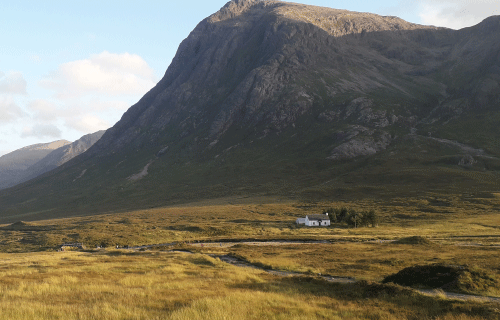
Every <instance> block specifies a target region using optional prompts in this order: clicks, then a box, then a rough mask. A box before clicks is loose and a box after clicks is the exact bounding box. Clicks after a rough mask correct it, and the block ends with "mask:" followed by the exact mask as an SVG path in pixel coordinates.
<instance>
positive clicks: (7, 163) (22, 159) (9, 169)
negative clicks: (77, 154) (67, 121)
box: [0, 140, 70, 189]
mask: <svg viewBox="0 0 500 320" xmlns="http://www.w3.org/2000/svg"><path fill="white" fill-rule="evenodd" d="M69 143H70V142H69V141H66V140H58V141H54V142H50V143H40V144H34V145H31V146H28V147H24V148H21V149H19V150H16V151H13V152H11V153H8V154H6V155H3V156H1V157H0V189H3V188H7V187H9V186H13V185H15V184H16V182H17V179H18V177H19V176H20V175H22V174H23V173H24V172H25V171H26V170H27V169H28V168H29V167H30V166H32V165H33V164H35V163H36V162H37V161H39V160H41V159H43V158H44V157H45V156H47V155H48V154H49V153H51V152H52V151H54V150H56V149H58V148H60V147H62V146H65V145H67V144H69Z"/></svg>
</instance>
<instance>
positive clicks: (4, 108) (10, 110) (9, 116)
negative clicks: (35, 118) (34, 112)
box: [0, 97, 28, 124]
mask: <svg viewBox="0 0 500 320" xmlns="http://www.w3.org/2000/svg"><path fill="white" fill-rule="evenodd" d="M27 116H28V114H27V113H26V112H24V111H23V109H21V108H20V107H19V106H18V105H17V104H16V102H15V101H14V100H13V99H12V98H10V97H0V123H2V124H6V123H12V122H15V121H17V120H18V119H21V118H24V117H27Z"/></svg>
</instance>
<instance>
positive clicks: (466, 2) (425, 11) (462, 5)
mask: <svg viewBox="0 0 500 320" xmlns="http://www.w3.org/2000/svg"><path fill="white" fill-rule="evenodd" d="M418 11H419V14H418V15H419V17H420V19H421V20H422V23H423V24H427V25H434V26H439V27H448V28H452V29H461V28H464V27H469V26H472V25H475V24H478V23H479V22H481V21H482V20H484V19H485V18H487V17H489V16H492V15H498V14H500V2H499V1H498V0H474V1H471V0H420V1H419V8H418Z"/></svg>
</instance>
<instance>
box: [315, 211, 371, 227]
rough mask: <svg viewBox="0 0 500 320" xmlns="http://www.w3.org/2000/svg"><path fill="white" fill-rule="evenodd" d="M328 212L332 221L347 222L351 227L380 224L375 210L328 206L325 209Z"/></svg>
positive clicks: (332, 222) (324, 212)
mask: <svg viewBox="0 0 500 320" xmlns="http://www.w3.org/2000/svg"><path fill="white" fill-rule="evenodd" d="M326 213H328V217H330V223H331V224H332V225H333V224H334V223H346V224H347V225H348V226H349V227H353V228H359V227H367V226H372V227H376V226H377V224H378V215H377V213H376V212H375V210H373V209H372V210H369V211H359V212H358V211H356V210H355V209H352V208H350V209H348V208H346V207H342V208H335V209H334V208H328V209H325V210H323V214H326Z"/></svg>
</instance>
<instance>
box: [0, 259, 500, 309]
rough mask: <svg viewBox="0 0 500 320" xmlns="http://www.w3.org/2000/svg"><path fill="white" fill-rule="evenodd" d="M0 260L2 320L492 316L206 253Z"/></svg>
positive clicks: (391, 289)
mask: <svg viewBox="0 0 500 320" xmlns="http://www.w3.org/2000/svg"><path fill="white" fill-rule="evenodd" d="M0 259H1V261H2V262H1V267H0V315H1V318H3V319H431V318H436V317H443V319H477V318H478V317H477V315H493V316H495V314H494V309H492V307H491V306H490V305H488V304H484V303H479V302H474V303H465V302H450V301H447V300H443V299H434V298H431V297H425V296H421V295H419V294H416V293H415V292H413V291H411V290H408V289H404V288H401V287H397V286H391V285H389V286H388V285H380V284H373V283H368V282H365V283H359V284H355V285H350V286H342V285H336V284H329V283H327V282H324V281H322V280H321V279H315V278H311V277H309V278H308V277H285V278H283V277H277V276H273V275H270V274H267V273H265V272H263V271H260V270H256V269H251V268H239V267H235V266H232V265H229V264H226V263H223V262H221V261H220V260H218V259H214V258H211V257H209V256H206V255H203V254H189V253H179V252H136V253H133V254H131V253H130V252H126V251H120V250H118V251H116V250H113V251H110V252H108V251H102V252H97V253H84V252H45V253H25V254H16V253H11V254H1V255H0ZM424 305H425V306H426V308H423V306H424ZM492 310H493V311H492ZM478 312H479V313H478ZM492 312H493V313H492Z"/></svg>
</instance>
